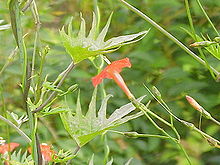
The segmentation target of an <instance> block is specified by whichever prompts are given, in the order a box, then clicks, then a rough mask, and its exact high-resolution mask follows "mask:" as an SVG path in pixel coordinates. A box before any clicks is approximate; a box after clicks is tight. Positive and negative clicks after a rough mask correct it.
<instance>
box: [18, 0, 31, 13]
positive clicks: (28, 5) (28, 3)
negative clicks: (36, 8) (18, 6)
mask: <svg viewBox="0 0 220 165" xmlns="http://www.w3.org/2000/svg"><path fill="white" fill-rule="evenodd" d="M32 2H33V0H29V1H28V2H27V3H26V5H25V6H24V8H23V9H22V10H21V11H22V12H25V11H26V10H27V9H28V8H29V7H30V5H31V3H32Z"/></svg>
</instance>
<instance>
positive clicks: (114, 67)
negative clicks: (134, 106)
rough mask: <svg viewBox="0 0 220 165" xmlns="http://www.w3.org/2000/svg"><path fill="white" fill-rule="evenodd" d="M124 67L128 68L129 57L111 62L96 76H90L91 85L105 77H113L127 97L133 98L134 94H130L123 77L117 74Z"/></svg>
mask: <svg viewBox="0 0 220 165" xmlns="http://www.w3.org/2000/svg"><path fill="white" fill-rule="evenodd" d="M125 67H128V68H130V67H131V63H130V61H129V58H124V59H121V60H118V61H114V62H112V63H111V64H109V65H108V66H107V67H106V68H105V69H104V70H103V71H102V72H101V73H99V74H98V75H97V76H95V77H93V78H92V83H93V86H94V87H96V86H97V85H98V84H100V83H101V82H102V80H103V79H105V78H108V79H113V80H114V81H115V82H116V83H117V84H118V86H119V87H120V88H121V89H122V90H123V91H124V92H125V94H126V95H127V96H128V98H133V97H134V96H133V95H132V94H131V92H130V90H129V89H128V87H127V85H126V84H125V82H124V80H123V78H122V77H121V75H120V74H119V73H120V72H121V70H122V68H125Z"/></svg>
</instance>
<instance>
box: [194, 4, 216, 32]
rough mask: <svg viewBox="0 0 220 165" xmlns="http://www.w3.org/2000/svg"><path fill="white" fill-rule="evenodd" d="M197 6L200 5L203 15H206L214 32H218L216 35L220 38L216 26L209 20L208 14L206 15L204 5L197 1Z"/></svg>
mask: <svg viewBox="0 0 220 165" xmlns="http://www.w3.org/2000/svg"><path fill="white" fill-rule="evenodd" d="M196 2H197V4H198V5H199V8H200V9H201V10H202V12H203V14H204V15H205V17H206V19H207V20H208V22H209V24H210V25H211V26H212V28H213V29H214V31H215V32H216V34H217V35H218V36H220V34H219V32H218V30H217V29H216V28H215V26H214V25H213V23H212V21H211V19H210V18H209V16H208V14H207V13H206V11H205V10H204V8H203V7H202V4H201V3H200V1H199V0H196Z"/></svg>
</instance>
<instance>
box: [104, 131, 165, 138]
mask: <svg viewBox="0 0 220 165" xmlns="http://www.w3.org/2000/svg"><path fill="white" fill-rule="evenodd" d="M108 132H114V133H118V134H121V135H124V136H127V137H130V138H139V137H154V138H161V139H169V137H167V136H162V135H153V134H140V133H137V132H119V131H114V130H108Z"/></svg>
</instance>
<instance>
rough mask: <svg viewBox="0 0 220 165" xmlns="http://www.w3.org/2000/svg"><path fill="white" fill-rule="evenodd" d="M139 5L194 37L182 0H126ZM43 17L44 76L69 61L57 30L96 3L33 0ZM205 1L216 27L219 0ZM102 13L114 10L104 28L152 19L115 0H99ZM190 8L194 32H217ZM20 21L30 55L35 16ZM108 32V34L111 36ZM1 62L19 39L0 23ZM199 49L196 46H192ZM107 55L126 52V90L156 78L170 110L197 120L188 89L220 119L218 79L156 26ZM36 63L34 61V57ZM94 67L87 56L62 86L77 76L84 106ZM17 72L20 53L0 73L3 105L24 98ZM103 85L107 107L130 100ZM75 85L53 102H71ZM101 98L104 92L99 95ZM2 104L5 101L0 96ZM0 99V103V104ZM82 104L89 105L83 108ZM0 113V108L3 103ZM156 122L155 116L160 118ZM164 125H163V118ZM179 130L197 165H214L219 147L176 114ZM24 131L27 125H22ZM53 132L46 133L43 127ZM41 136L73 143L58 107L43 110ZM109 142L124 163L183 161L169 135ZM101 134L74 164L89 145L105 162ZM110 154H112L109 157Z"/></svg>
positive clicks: (143, 126)
mask: <svg viewBox="0 0 220 165" xmlns="http://www.w3.org/2000/svg"><path fill="white" fill-rule="evenodd" d="M129 2H130V3H131V4H133V5H135V6H136V7H137V8H138V9H139V10H141V11H143V12H144V13H146V14H147V15H149V16H150V17H151V18H152V19H154V20H155V21H156V22H158V23H159V24H160V25H162V27H164V28H165V29H166V30H168V31H169V32H171V33H172V34H173V35H174V36H176V37H177V38H178V39H179V40H181V41H182V42H183V43H185V44H186V45H189V44H190V43H192V42H194V41H193V40H192V39H191V38H190V36H189V35H188V34H186V32H185V31H183V30H182V29H181V27H184V28H186V29H189V25H188V19H187V16H186V11H185V7H184V3H183V1H181V0H129ZM36 3H37V6H38V9H39V15H40V20H41V22H42V25H41V29H40V40H41V42H42V45H41V47H44V46H46V45H49V47H50V52H49V55H48V56H47V59H46V65H45V68H44V72H43V73H44V74H45V75H47V74H48V80H49V81H53V80H55V78H56V76H57V75H58V74H59V73H60V72H61V71H63V70H64V69H65V68H66V67H67V66H68V64H69V63H70V61H71V58H70V57H69V56H68V55H67V53H66V52H65V50H64V48H63V46H62V43H61V41H60V36H59V33H58V32H59V30H60V29H61V27H62V26H63V25H67V24H68V22H69V20H70V18H71V16H73V30H76V31H77V30H78V27H79V23H80V17H79V13H80V12H82V13H83V16H84V18H85V19H86V21H87V22H89V21H90V22H91V21H92V11H93V10H94V3H93V1H91V0H81V1H80V0H57V1H52V0H44V1H43V0H40V1H37V2H36ZM202 3H203V5H204V8H205V9H206V11H207V13H208V14H209V16H210V18H211V19H212V21H213V23H214V24H215V26H216V27H217V29H220V1H219V0H212V1H202ZM98 5H99V8H100V13H101V27H103V25H104V24H105V22H106V20H107V18H108V16H109V14H110V13H111V12H112V11H114V14H113V18H112V23H111V25H110V30H109V32H108V36H119V35H125V34H129V33H136V32H139V31H142V30H146V29H148V28H150V27H151V26H150V25H149V24H147V23H146V22H144V21H143V20H142V19H141V18H139V17H138V16H137V15H135V14H134V13H132V12H130V11H129V10H128V9H126V8H125V7H124V6H122V5H121V4H120V3H119V2H118V1H112V0H105V1H99V2H98ZM190 6H191V10H192V12H193V13H192V15H193V21H194V23H195V28H196V32H197V34H200V33H202V34H203V35H204V36H206V35H209V36H210V37H211V38H214V37H215V33H214V31H213V30H212V29H211V27H210V26H209V24H208V23H207V20H206V19H205V18H204V16H203V15H202V13H201V11H200V9H199V8H198V6H197V4H196V2H195V1H190ZM1 19H3V20H5V23H6V24H7V23H10V18H9V11H8V7H7V2H6V1H0V20H1ZM22 25H23V27H24V34H27V35H26V37H25V42H26V46H27V49H28V55H30V56H31V54H32V51H33V43H34V41H33V40H34V30H35V26H34V21H33V19H32V16H31V12H30V11H29V10H27V11H26V13H25V14H24V15H23V16H22ZM108 36H107V38H108ZM0 39H1V41H0V67H3V65H4V64H5V63H6V61H7V58H8V57H9V55H10V54H11V52H12V51H13V50H14V48H15V47H16V43H15V40H14V38H13V35H12V30H11V29H8V30H4V31H0ZM193 51H195V52H196V53H197V50H195V49H193ZM108 57H109V58H110V59H111V60H117V59H121V58H123V57H129V58H130V60H131V62H132V68H131V69H125V70H124V71H123V77H124V78H125V80H126V82H127V84H128V86H129V87H130V89H131V91H132V92H133V93H134V94H135V95H136V96H137V97H139V96H142V95H145V94H147V99H146V102H147V100H150V99H151V97H150V96H149V94H148V93H147V91H146V90H145V88H144V87H143V83H146V84H148V85H155V86H156V87H157V88H158V89H159V90H160V91H161V93H162V97H163V98H164V100H165V101H166V102H167V103H168V105H169V106H170V108H171V109H172V110H173V112H174V113H175V114H176V115H177V116H178V117H180V118H183V119H184V120H186V121H190V122H193V123H195V125H196V126H198V122H199V113H198V112H196V111H195V110H193V109H192V108H191V107H190V106H189V105H188V104H187V102H186V101H185V98H184V96H185V95H186V94H189V95H191V96H193V97H194V98H195V99H196V100H197V101H198V102H199V103H200V104H201V105H203V106H204V107H205V108H206V109H207V110H208V111H209V112H210V113H211V114H212V115H213V116H214V117H215V118H216V119H219V120H220V117H219V109H220V92H219V89H220V84H219V83H217V82H215V81H214V80H213V79H212V77H211V76H210V74H209V72H208V71H207V69H205V68H204V67H203V66H202V65H200V64H199V63H197V62H196V61H195V60H193V59H192V58H191V57H190V56H189V55H187V54H186V53H185V52H184V51H183V50H181V49H180V48H179V47H178V46H176V45H175V44H174V43H173V42H172V41H170V40H168V39H167V38H166V37H165V36H164V35H162V34H161V33H159V32H158V31H157V30H156V29H153V28H152V29H151V30H150V32H149V33H148V35H147V36H146V37H145V38H144V39H143V40H142V41H140V42H138V43H135V44H132V45H129V46H124V47H123V48H121V49H120V50H119V51H117V52H116V53H112V54H110V55H108ZM207 59H208V61H209V62H210V63H211V64H212V65H213V66H215V67H216V68H217V69H218V70H220V65H219V62H218V61H216V60H215V59H214V58H213V57H211V56H210V55H208V54H207ZM36 66H37V67H39V63H37V65H36ZM95 75H96V71H95V69H94V68H93V66H92V65H91V63H90V61H88V60H86V61H84V62H81V63H79V64H78V65H77V67H76V68H75V69H74V70H73V71H72V72H71V74H70V75H69V77H68V79H66V81H65V83H64V85H63V86H62V89H64V90H67V89H68V87H69V86H71V85H73V84H75V83H78V84H79V88H80V90H81V102H82V106H84V107H88V103H89V99H90V97H88V96H91V95H92V91H93V86H92V83H91V77H92V76H95ZM20 78H21V67H20V65H19V57H18V55H16V56H15V57H14V59H13V62H12V63H11V64H10V65H9V66H8V68H7V69H6V70H5V72H4V73H3V74H2V75H1V77H0V83H1V85H2V87H3V92H4V93H3V94H4V100H5V102H6V109H7V110H8V111H10V112H16V113H18V114H19V115H22V114H23V113H24V111H23V110H22V98H21V89H20V87H19V83H20V80H21V79H20ZM105 87H106V90H107V93H108V94H113V95H114V97H113V98H112V99H110V101H109V104H108V113H109V114H111V113H112V111H113V110H114V109H116V108H118V107H120V106H121V105H123V104H125V103H127V102H128V101H127V100H126V96H125V95H124V94H123V93H122V92H121V90H120V89H119V88H118V87H117V86H116V85H115V84H114V82H113V81H109V80H105ZM76 97H77V96H76V93H74V94H72V95H71V94H69V95H68V96H67V97H66V98H65V101H62V100H64V99H62V100H60V101H57V104H68V105H69V106H71V107H74V106H75V102H76ZM99 99H101V97H99ZM0 105H2V101H1V103H0ZM1 107H2V106H1ZM150 108H151V109H152V110H153V111H154V112H156V113H158V114H160V115H161V116H162V117H164V118H165V119H169V116H168V114H167V113H166V112H165V111H164V109H162V108H161V107H160V106H159V105H158V103H157V102H154V101H153V102H152V103H151V105H150ZM83 109H87V108H83ZM0 113H1V114H2V111H0ZM159 124H160V123H159ZM160 125H161V126H162V127H163V125H162V124H160ZM175 125H176V127H177V128H178V130H179V131H180V134H181V137H182V144H183V146H184V147H185V149H186V151H187V152H188V153H189V155H190V158H191V159H192V162H193V164H195V165H197V164H198V165H200V164H201V165H206V164H207V165H208V164H210V165H217V164H220V156H219V155H220V151H219V149H216V148H213V147H211V146H209V144H208V143H207V142H206V141H205V140H204V139H203V138H202V137H201V136H200V135H198V134H196V133H194V132H191V131H190V130H189V129H188V128H185V127H183V126H182V125H181V124H179V123H177V122H175ZM5 127H6V126H5V124H4V123H3V122H0V130H1V131H0V136H2V137H4V138H6V133H5V130H6V129H5ZM22 129H24V131H25V132H28V129H27V128H25V126H22ZM202 129H203V130H204V131H206V132H207V133H209V134H210V135H212V136H214V137H215V138H217V139H220V134H219V127H218V126H215V125H214V124H213V123H211V122H210V121H207V120H205V119H204V120H203V122H202ZM117 130H120V131H137V132H139V133H158V131H156V130H155V129H154V127H153V126H152V125H151V124H149V122H148V121H147V120H146V119H145V118H144V117H141V118H139V119H136V120H134V121H131V122H129V123H127V124H125V125H123V126H121V127H120V128H117ZM48 132H50V133H48ZM39 136H40V140H41V141H42V142H47V143H49V144H53V146H54V147H55V148H56V149H61V148H63V149H65V150H68V149H71V150H74V148H75V143H74V142H73V141H72V139H71V138H70V137H68V134H67V133H66V131H65V130H64V127H63V126H62V123H61V120H60V118H59V116H58V115H54V116H50V117H45V118H43V119H42V120H40V123H39ZM106 136H107V143H108V146H109V148H110V157H113V159H114V164H117V165H121V164H123V163H125V162H126V161H127V160H128V159H130V158H131V157H133V158H134V159H133V160H132V161H131V164H132V165H133V164H135V165H145V164H148V165H150V164H152V165H153V164H161V165H168V164H169V165H172V164H173V165H174V164H180V165H184V164H187V162H186V160H185V157H184V156H183V155H182V153H181V152H180V151H179V150H178V148H177V147H176V145H174V144H173V143H171V142H170V141H167V140H160V139H154V138H138V139H130V138H126V137H123V136H121V135H117V134H114V133H107V135H106ZM10 139H11V141H16V142H19V143H21V144H22V145H23V146H25V142H24V141H23V139H21V138H20V137H19V136H18V135H17V133H16V132H15V131H14V130H13V129H11V134H10ZM103 139H104V138H103V137H97V138H96V139H94V140H93V141H92V142H90V143H89V144H88V145H86V146H85V147H83V148H82V149H81V151H80V152H79V155H78V156H77V158H76V159H74V160H73V164H74V165H75V164H76V165H81V164H86V163H88V161H89V160H90V158H91V156H92V154H93V153H94V154H95V156H94V164H97V165H98V164H102V162H103V159H104V156H105V154H104V152H103V151H104V148H105V142H104V140H103ZM110 157H109V159H110Z"/></svg>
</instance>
